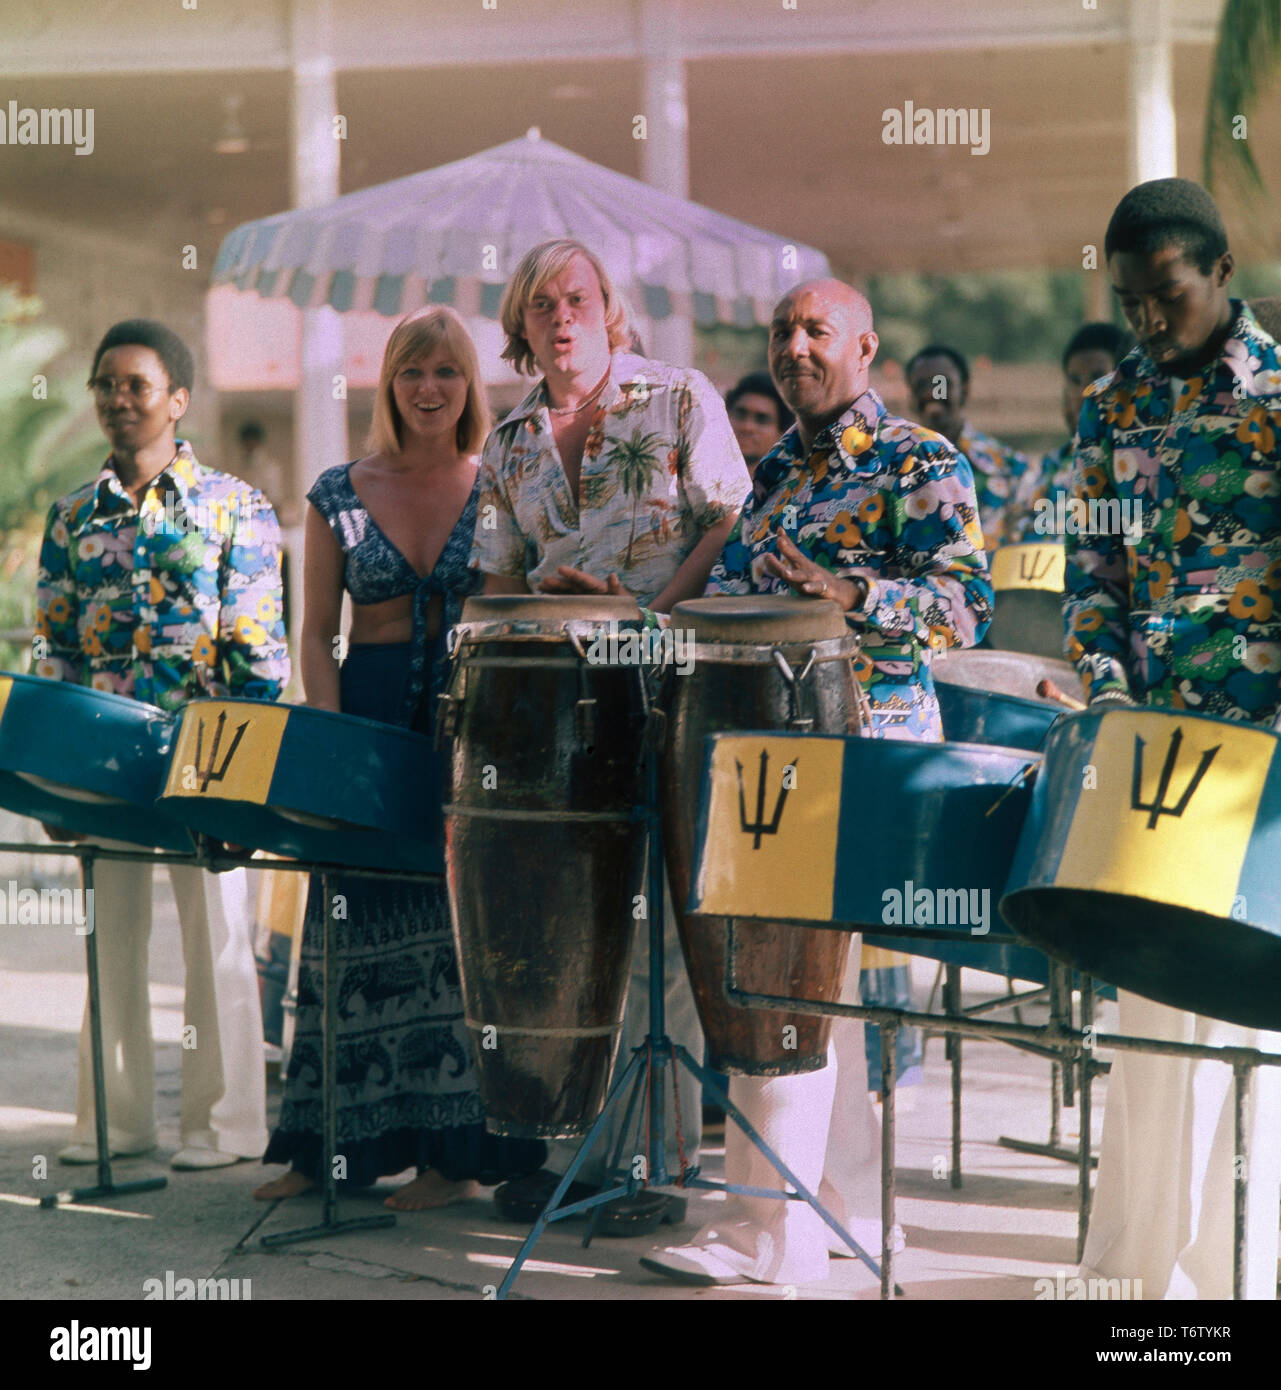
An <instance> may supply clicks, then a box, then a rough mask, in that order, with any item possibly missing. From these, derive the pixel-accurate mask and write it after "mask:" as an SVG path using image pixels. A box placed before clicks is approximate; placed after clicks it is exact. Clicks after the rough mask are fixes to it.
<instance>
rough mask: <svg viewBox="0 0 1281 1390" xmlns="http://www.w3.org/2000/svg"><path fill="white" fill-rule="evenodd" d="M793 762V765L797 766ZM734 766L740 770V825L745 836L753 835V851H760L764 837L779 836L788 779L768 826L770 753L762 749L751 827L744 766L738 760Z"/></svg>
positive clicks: (784, 780) (785, 781)
mask: <svg viewBox="0 0 1281 1390" xmlns="http://www.w3.org/2000/svg"><path fill="white" fill-rule="evenodd" d="M795 761H796V760H794V762H793V765H794V764H795ZM734 766H735V768H736V769H737V770H738V823H739V826H740V828H741V829H742V831H743V833H744V834H745V835H753V836H755V838H754V839H753V841H752V848H753V849H760V847H761V836H762V835H777V834H778V823H779V821H780V820H782V818H783V804H784V802H786V800H787V793H788V786H787V779H786V778H784V779H783V787H782V790H781V791H780V792H779V794H778V801H777V802H776V803H775V805H774V815H773V818H772V819H771V820H770V821H769V823H768V824H766V821H765V769H766V768H767V767H768V766H769V753H768V751H767V750H766V749H764V748H762V749H761V772H760V777H759V778H758V779H757V783H756V824H755V825H749V824H748V822H747V802H746V799H745V798H744V796H743V764H742V763H740V762H739V760H738V759H737V758H735V759H734Z"/></svg>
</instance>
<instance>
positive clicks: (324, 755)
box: [158, 700, 444, 873]
mask: <svg viewBox="0 0 1281 1390" xmlns="http://www.w3.org/2000/svg"><path fill="white" fill-rule="evenodd" d="M442 767H443V761H442V758H441V755H440V754H438V753H437V752H436V751H435V750H434V749H433V747H432V744H431V740H430V739H427V738H424V737H423V736H422V735H421V734H416V733H412V732H411V731H410V730H408V729H401V728H398V727H396V726H394V725H391V724H382V723H378V722H377V721H375V720H372V719H361V718H359V717H358V716H356V715H351V714H333V713H330V712H329V711H328V710H315V709H306V708H303V707H301V706H298V705H277V704H268V703H266V702H264V701H260V700H193V701H192V702H191V703H190V704H189V705H187V707H186V708H185V709H184V710H183V712H182V720H181V724H180V725H179V728H178V734H177V737H176V739H175V740H174V749H173V754H172V757H171V759H170V763H169V769H168V776H167V778H166V780H165V784H164V790H163V792H162V794H161V796H160V800H159V803H158V804H159V805H160V806H161V808H162V809H163V810H164V811H165V812H166V813H168V814H169V815H170V816H171V817H173V818H175V819H180V820H181V821H183V822H184V823H185V824H187V825H189V826H190V827H191V828H192V829H193V830H198V831H200V832H201V833H203V834H205V835H210V836H212V837H213V838H214V839H216V840H223V841H226V842H228V843H230V844H234V845H242V846H247V847H249V848H252V849H265V850H269V851H270V852H271V853H272V854H279V855H284V856H285V857H287V858H291V859H310V860H315V861H318V862H320V863H333V864H345V865H351V866H355V867H359V868H373V869H410V870H414V871H416V872H421V873H433V872H435V873H440V872H442V871H443V869H444V828H443V821H442V816H441V811H440V787H441V776H442Z"/></svg>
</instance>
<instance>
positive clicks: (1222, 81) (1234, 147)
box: [1201, 0, 1281, 192]
mask: <svg viewBox="0 0 1281 1390" xmlns="http://www.w3.org/2000/svg"><path fill="white" fill-rule="evenodd" d="M1279 60H1281V0H1228V2H1227V4H1226V5H1224V7H1223V13H1222V15H1220V17H1219V36H1218V41H1217V44H1216V46H1215V50H1214V66H1213V68H1212V69H1211V71H1210V94H1209V100H1208V101H1207V102H1206V108H1205V139H1204V141H1203V143H1202V148H1201V159H1202V173H1201V182H1202V183H1204V184H1205V186H1206V187H1207V188H1208V189H1210V190H1211V191H1213V188H1214V174H1215V169H1216V166H1217V164H1218V162H1219V161H1220V160H1222V161H1223V163H1224V164H1225V165H1226V166H1227V167H1228V168H1229V169H1230V170H1232V171H1233V172H1234V173H1235V174H1236V175H1237V177H1238V178H1239V179H1240V180H1242V181H1243V182H1244V183H1245V184H1246V186H1247V187H1248V188H1250V189H1252V190H1254V191H1255V192H1262V191H1263V176H1262V175H1261V174H1260V173H1259V166H1258V165H1257V164H1256V163H1255V160H1254V155H1253V154H1252V153H1251V151H1250V142H1249V140H1239V139H1236V138H1235V137H1234V135H1233V129H1232V126H1233V122H1234V121H1235V120H1236V119H1237V117H1238V116H1244V117H1245V118H1246V119H1247V121H1248V120H1249V117H1250V114H1251V112H1252V111H1254V109H1255V107H1256V106H1257V105H1258V100H1259V97H1260V96H1261V95H1262V93H1263V91H1264V90H1265V89H1266V88H1267V86H1268V85H1269V82H1270V79H1271V78H1272V77H1273V76H1274V75H1275V72H1276V67H1277V63H1278V61H1279Z"/></svg>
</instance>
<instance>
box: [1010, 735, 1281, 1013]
mask: <svg viewBox="0 0 1281 1390" xmlns="http://www.w3.org/2000/svg"><path fill="white" fill-rule="evenodd" d="M1279 742H1281V739H1279V737H1278V735H1277V734H1276V733H1274V732H1273V731H1272V730H1270V729H1265V728H1260V727H1255V726H1250V725H1242V724H1239V723H1235V722H1232V721H1229V720H1223V719H1215V718H1211V717H1209V716H1207V715H1197V714H1187V713H1183V712H1180V711H1175V710H1167V709H1117V710H1106V711H1100V710H1098V709H1091V710H1084V711H1082V712H1080V713H1078V714H1069V715H1066V716H1065V717H1064V718H1063V719H1061V720H1060V721H1059V722H1058V723H1057V724H1055V726H1054V728H1053V729H1052V730H1051V731H1050V734H1049V737H1048V738H1047V740H1046V748H1045V766H1044V768H1043V769H1042V772H1041V775H1040V776H1039V777H1038V779H1037V783H1036V787H1035V790H1034V791H1033V794H1032V804H1031V808H1030V810H1029V812H1028V817H1027V822H1026V824H1025V825H1024V827H1023V832H1022V836H1021V839H1020V843H1019V848H1018V854H1017V856H1016V858H1015V861H1014V863H1013V865H1012V867H1011V870H1010V878H1009V884H1008V887H1007V890H1006V895H1005V897H1004V899H1003V900H1002V902H1001V911H1002V913H1003V914H1004V916H1005V917H1006V918H1007V920H1008V921H1009V922H1010V923H1011V925H1012V926H1013V927H1014V928H1015V930H1016V931H1017V932H1018V933H1019V935H1020V936H1022V937H1024V938H1025V939H1026V940H1028V941H1030V942H1031V943H1032V944H1033V945H1035V946H1038V947H1039V948H1040V949H1042V950H1044V951H1048V952H1049V953H1050V954H1051V955H1053V956H1056V957H1058V958H1059V959H1060V960H1063V961H1066V962H1067V963H1068V964H1069V965H1074V966H1076V967H1077V968H1078V969H1080V970H1083V971H1085V972H1086V973H1088V974H1090V975H1093V976H1095V977H1096V978H1098V979H1103V980H1109V981H1111V982H1112V983H1113V984H1115V985H1118V986H1120V987H1121V988H1122V989H1127V990H1130V991H1132V992H1133V993H1135V994H1143V995H1146V996H1147V997H1148V998H1150V999H1155V1000H1157V1001H1158V1002H1160V1003H1162V1004H1169V1005H1172V1006H1173V1007H1175V1008H1179V1009H1190V1010H1192V1011H1193V1012H1195V1013H1200V1014H1207V1015H1209V1016H1211V1017H1214V1018H1223V1019H1227V1020H1229V1021H1230V1022H1233V1023H1239V1024H1243V1025H1245V1026H1246V1027H1249V1028H1268V1029H1277V1028H1281V867H1279V866H1281V758H1279V757H1278V756H1277V749H1278V743H1279Z"/></svg>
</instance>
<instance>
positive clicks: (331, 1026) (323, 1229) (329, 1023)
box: [258, 873, 396, 1250]
mask: <svg viewBox="0 0 1281 1390" xmlns="http://www.w3.org/2000/svg"><path fill="white" fill-rule="evenodd" d="M320 901H321V915H322V920H323V921H324V924H325V928H324V941H325V952H324V954H325V968H324V984H323V994H324V1000H325V1024H324V1030H323V1031H324V1043H323V1047H322V1050H321V1092H322V1101H321V1105H322V1113H323V1119H322V1121H321V1157H322V1158H323V1160H324V1178H323V1180H322V1185H321V1195H322V1197H323V1199H324V1205H323V1208H322V1211H321V1217H320V1222H319V1224H318V1225H315V1226H304V1227H302V1228H301V1229H299V1230H296V1231H278V1232H275V1233H274V1234H272V1235H269V1236H262V1237H261V1238H260V1240H259V1242H258V1243H259V1245H261V1246H262V1248H263V1249H265V1250H272V1249H274V1248H275V1247H276V1246H278V1245H292V1244H294V1243H295V1242H297V1241H300V1240H315V1239H316V1237H317V1236H332V1235H338V1234H340V1233H341V1232H344V1231H372V1230H377V1229H379V1228H381V1227H384V1226H394V1225H395V1224H396V1214H395V1212H390V1211H388V1212H379V1213H378V1214H377V1215H376V1216H349V1217H347V1218H346V1219H345V1220H342V1221H340V1220H339V1219H338V1177H337V1174H336V1173H335V1172H334V1160H335V1158H336V1156H337V1153H336V1151H337V1148H338V1096H337V1090H338V1075H337V1073H338V991H337V989H336V988H335V986H336V985H337V980H336V979H335V976H336V974H337V972H336V970H335V968H334V967H335V964H336V961H337V956H338V952H337V949H336V947H335V944H334V931H335V927H334V915H333V913H332V912H331V911H330V906H329V875H328V874H325V873H322V874H321V875H320Z"/></svg>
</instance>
